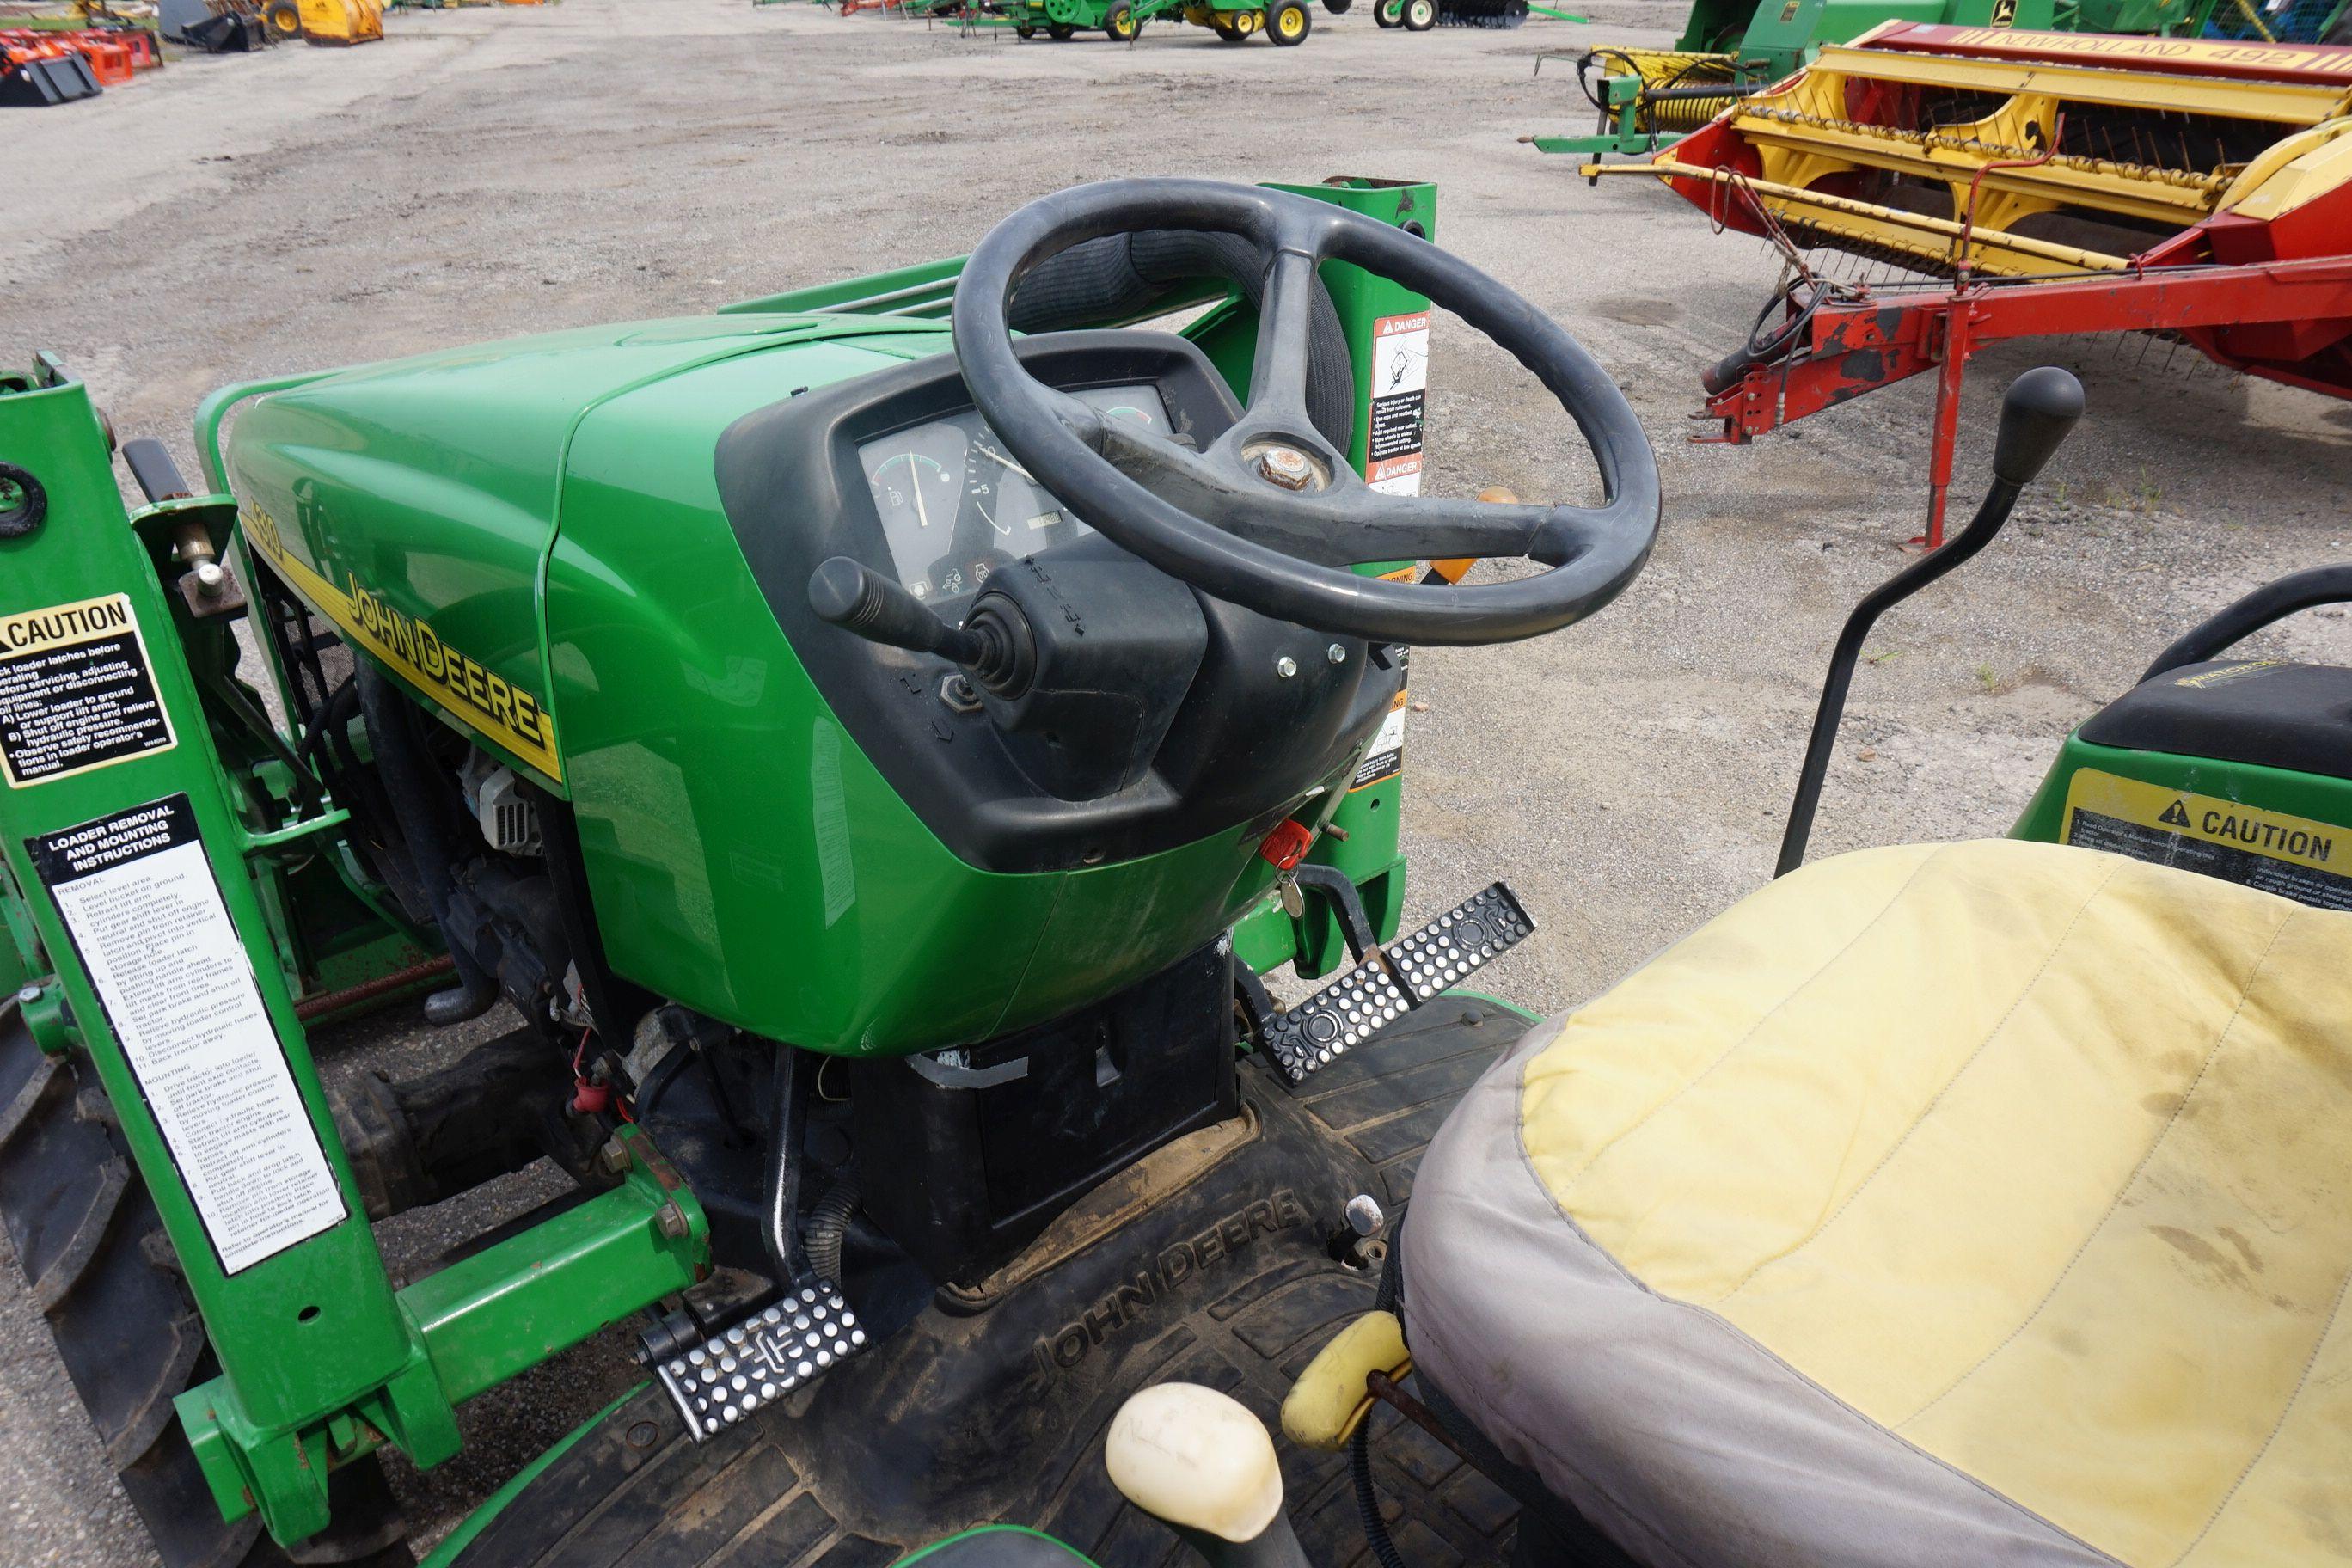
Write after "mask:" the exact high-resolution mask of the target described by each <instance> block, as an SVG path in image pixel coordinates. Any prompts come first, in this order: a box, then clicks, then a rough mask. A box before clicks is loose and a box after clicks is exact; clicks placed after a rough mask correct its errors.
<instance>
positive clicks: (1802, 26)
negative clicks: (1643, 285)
mask: <svg viewBox="0 0 2352 1568" xmlns="http://www.w3.org/2000/svg"><path fill="white" fill-rule="evenodd" d="M2331 3H2333V0H2331ZM2232 4H2235V5H2238V6H2240V7H2245V6H2247V5H2248V4H2249V0H2232ZM2217 7H2219V8H2221V9H2222V10H2225V11H2226V10H2228V9H2229V7H2228V5H2223V4H2222V0H2077V3H2068V0H1754V3H1753V4H1750V3H1749V0H1692V5H1691V10H1690V16H1689V17H1688V18H1687V19H1686V20H1685V22H1684V24H1683V31H1682V36H1681V37H1677V38H1676V39H1675V42H1674V45H1673V47H1670V48H1664V49H1656V48H1643V47H1632V46H1627V47H1618V46H1613V45H1601V46H1598V47H1593V48H1591V49H1587V50H1585V51H1583V52H1582V53H1580V54H1579V55H1576V56H1573V57H1569V56H1561V55H1545V56H1541V57H1538V59H1537V62H1536V68H1537V69H1538V71H1540V70H1541V69H1542V68H1543V61H1544V60H1545V59H1560V58H1573V60H1574V61H1575V68H1576V77H1577V84H1578V86H1579V87H1580V89H1582V91H1583V93H1584V96H1585V99H1586V100H1587V101H1589V102H1590V103H1591V105H1592V108H1593V110H1594V111H1595V112H1596V113H1597V114H1598V115H1599V116H1600V125H1599V129H1598V130H1597V131H1596V132H1594V133H1593V134H1591V135H1589V136H1541V135H1537V136H1526V137H1522V138H1521V140H1522V141H1524V142H1528V143H1529V144H1531V145H1532V146H1534V147H1535V149H1536V150H1537V151H1538V152H1539V153H1576V154H1578V155H1580V156H1591V155H1593V154H1596V153H1624V154H1628V155H1634V156H1639V155H1643V154H1647V153H1654V152H1656V151H1657V150H1658V149H1659V148H1661V147H1667V146H1671V145H1672V144H1673V143H1675V142H1677V141H1679V140H1681V138H1682V137H1683V136H1685V134H1687V133H1689V132H1693V131H1696V130H1697V129H1698V128H1699V127H1700V126H1702V125H1705V124H1706V122H1707V121H1710V120H1713V119H1714V118H1715V117H1716V116H1717V115H1718V114H1720V113H1722V112H1723V110H1726V109H1727V108H1729V107H1730V106H1731V104H1732V103H1733V102H1735V101H1736V100H1738V99H1741V98H1744V97H1746V96H1748V94H1750V93H1756V92H1761V91H1763V90H1764V89H1766V88H1768V87H1770V86H1771V85H1772V84H1773V83H1775V82H1777V81H1779V80H1780V79H1782V78H1783V77H1786V76H1788V75H1789V74H1790V72H1792V71H1794V70H1796V69H1797V68H1800V67H1801V66H1803V65H1805V64H1807V63H1808V62H1810V61H1811V59H1812V58H1814V57H1815V56H1816V55H1818V54H1819V53H1820V52H1821V51H1822V48H1823V47H1826V46H1828V45H1832V44H1847V43H1852V42H1853V40H1854V39H1856V38H1859V37H1862V36H1863V35H1864V33H1867V32H1868V31H1870V30H1871V29H1872V28H1873V27H1875V26H1879V25H1880V24H1881V23H1885V22H1928V23H1941V24H1944V25H1946V26H1961V27H2016V28H2019V29H2021V30H2024V31H2029V32H2032V31H2045V30H2050V29H2053V28H2054V29H2058V30H2061V31H2064V32H2070V33H2128V34H2143V35H2149V36H2156V37H2195V36H2197V35H2199V34H2200V33H2202V32H2203V31H2204V30H2205V26H2206V24H2207V22H2208V21H2209V20H2210V19H2211V18H2212V17H2213V16H2214V15H2215V12H2216V9H2217ZM2246 15H2247V16H2249V17H2254V16H2255V13H2253V12H2252V10H2251V9H2249V10H2247V12H2246ZM2255 25H2257V26H2259V25H2260V23H2259V19H2258V18H2257V20H2256V24H2255Z"/></svg>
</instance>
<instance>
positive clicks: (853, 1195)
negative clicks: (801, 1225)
mask: <svg viewBox="0 0 2352 1568" xmlns="http://www.w3.org/2000/svg"><path fill="white" fill-rule="evenodd" d="M856 1212H857V1178H856V1176H855V1175H851V1174H849V1173H843V1175H842V1176H841V1177H840V1179H839V1180H837V1181H835V1183H834V1184H833V1185H831V1186H829V1187H827V1188H826V1189H825V1190H824V1196H823V1197H821V1198H819V1199H818V1200H817V1203H816V1207H814V1208H813V1209H811V1210H810V1211H809V1218H808V1229H807V1230H806V1231H805V1232H803V1237H804V1238H805V1241H806V1245H807V1247H808V1258H809V1267H810V1268H814V1269H815V1270H816V1271H817V1273H818V1274H819V1275H820V1276H822V1277H823V1278H824V1279H830V1280H832V1281H833V1282H834V1283H835V1284H836V1285H838V1284H840V1283H841V1245H842V1243H843V1241H844V1240H845V1239H846V1238H847V1237H848V1234H849V1216H850V1215H854V1214H856Z"/></svg>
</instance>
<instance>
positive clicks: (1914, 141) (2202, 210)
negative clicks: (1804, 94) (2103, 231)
mask: <svg viewBox="0 0 2352 1568" xmlns="http://www.w3.org/2000/svg"><path fill="white" fill-rule="evenodd" d="M1841 97H1842V95H1841ZM2056 111H2057V110H2056V106H2055V104H2054V103H2053V100H2050V99H2048V98H2046V97H2042V96H2040V95H2029V96H2025V97H2021V98H2015V99H2011V100H2010V104H2009V106H2008V107H2007V108H2005V109H2004V110H2002V111H2001V112H2000V113H1999V114H1996V115H1994V116H1992V117H1991V118H1990V119H1989V120H1986V121H1979V123H1978V124H1977V125H1974V126H1961V127H1954V128H1952V129H1950V130H1948V131H1945V132H1939V133H1938V134H1937V135H1935V136H1932V137H1929V136H1921V135H1916V134H1913V133H1910V132H1900V131H1894V130H1890V129H1888V128H1887V127H1885V126H1880V125H1868V124H1863V123H1858V122H1856V121H1841V120H1836V119H1834V118H1832V117H1827V116H1823V117H1820V118H1814V117H1811V116H1808V115H1805V114H1803V113H1802V111H1801V110H1793V109H1784V108H1775V107H1770V106H1766V105H1759V104H1755V103H1748V104H1745V105H1742V106H1741V107H1739V108H1738V109H1736V110H1733V111H1732V124H1733V126H1734V128H1735V129H1737V130H1738V132H1739V133H1740V135H1742V136H1743V137H1745V138H1746V139H1747V140H1748V143H1749V144H1750V145H1751V146H1753V147H1755V148H1756V149H1757V150H1758V152H1759V153H1760V154H1761V157H1762V163H1763V170H1764V177H1765V178H1766V179H1768V180H1772V181H1775V182H1777V183H1780V184H1791V185H1803V184H1811V182H1812V181H1814V180H1817V179H1819V178H1821V177H1822V175H1823V174H1830V173H1837V172H1843V171H1844V170H1847V169H1853V168H1868V169H1884V170H1886V171H1888V172H1890V173H1893V174H1911V175H1916V176H1918V177H1920V178H1922V179H1929V180H1940V181H1942V182H1943V183H1944V184H1946V185H1947V186H1948V187H1949V188H1950V190H1951V192H1952V207H1953V213H1952V216H1954V217H1956V218H1957V217H1958V216H1961V215H1962V214H1963V213H1965V212H1966V211H1967V207H1968V195H1969V186H1970V184H1972V183H1973V184H1976V186H1977V189H1978V191H1979V200H1978V205H1977V215H1978V221H1979V224H1983V225H1985V226H1989V227H1994V228H1999V227H2001V226H2002V225H2001V224H2000V223H1997V222H1992V221H1990V213H1989V211H1988V203H1989V200H1990V198H1991V197H1993V196H1995V195H2006V196H2013V197H2021V198H2025V199H2026V200H2028V201H2029V202H2030V203H2032V204H2036V205H2034V206H2033V207H2032V210H2047V209H2048V208H2051V207H2056V206H2079V207H2087V208H2091V209H2093V210H2095V211H2098V212H2104V213H2112V214H2115V215H2116V216H2123V217H2135V218H2147V219H2149V220H2152V221H2154V222H2158V223H2169V224H2176V225H2179V226H2183V227H2186V226H2188V225H2189V224H2192V223H2195V222H2197V221H2198V220H2199V219H2200V218H2202V217H2204V216H2207V215H2208V214H2210V212H2211V211H2212V210H2213V204H2214V203H2215V201H2216V200H2218V199H2219V197H2220V195H2221V192H2222V190H2223V189H2225V188H2226V187H2227V185H2228V183H2229V182H2228V179H2227V177H2226V176H2223V175H2219V174H2194V173H2190V172H2188V171H2176V170H2168V169H2156V168H2148V167H2145V166H2139V165H2134V164H2128V163H2113V162H2109V161H2106V160H2103V159H2091V158H2073V157H2060V158H2054V159H2052V160H2051V161H2050V162H2049V163H2042V164H2040V165H2038V166H2036V167H2032V168H2008V169H1995V170H1993V171H1991V172H1990V173H1988V174H1985V175H1984V177H1983V178H1982V180H1980V181H1979V180H1977V179H1976V175H1977V174H1978V172H1979V170H1982V169H1984V167H1985V166H1986V165H1987V164H1989V163H2001V162H2004V161H2011V160H2022V159H2026V158H2031V157H2033V156H2035V155H2036V154H2035V153H2034V152H2033V151H2032V150H2030V149H2029V148H2028V147H2027V146H2026V142H2028V140H2029V137H2028V136H2027V135H2026V134H2025V126H2026V124H2027V123H2028V122H2032V123H2036V124H2039V125H2040V126H2041V127H2042V129H2043V131H2044V132H2045V133H2046V132H2047V131H2048V129H2049V127H2050V126H2051V125H2053V123H2055V121H2054V115H2055V113H2056ZM1800 160H1801V161H1802V163H1801V164H1799V163H1798V162H1797V161H1800ZM1800 168H1801V174H1800Z"/></svg>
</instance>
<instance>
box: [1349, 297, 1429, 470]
mask: <svg viewBox="0 0 2352 1568" xmlns="http://www.w3.org/2000/svg"><path fill="white" fill-rule="evenodd" d="M1371 381H1372V400H1371V424H1370V435H1369V436H1368V437H1366V439H1365V451H1364V478H1365V479H1367V480H1369V481H1370V484H1371V487H1372V489H1376V490H1379V491H1381V492H1382V493H1383V494H1387V495H1399V496H1417V495H1419V494H1420V493H1421V437H1422V426H1423V421H1424V419H1425V417H1426V416H1427V413H1428V404H1429V312H1428V311H1426V310H1415V311H1412V313H1410V314H1408V315H1402V316H1382V317H1381V318H1380V320H1378V321H1374V322H1373V323H1372V362H1371Z"/></svg>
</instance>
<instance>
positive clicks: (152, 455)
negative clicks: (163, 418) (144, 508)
mask: <svg viewBox="0 0 2352 1568" xmlns="http://www.w3.org/2000/svg"><path fill="white" fill-rule="evenodd" d="M122 465H123V467H125V468H129V469H130V470H131V479H133V480H134V481H136V482H137V484H138V486H139V489H140V491H141V492H142V494H144V495H145V496H146V498H147V499H148V500H150V501H151V502H152V501H159V500H179V499H180V498H181V497H183V496H185V495H189V494H192V493H193V492H192V491H190V490H189V489H188V481H187V480H186V479H184V478H183V477H182V475H181V473H180V465H179V464H177V463H175V462H173V461H172V453H171V449H170V448H169V447H165V446H164V445H163V442H161V441H158V440H156V439H155V438H154V437H152V436H142V437H139V438H138V439H137V440H135V441H125V442H124V443H122Z"/></svg>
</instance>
